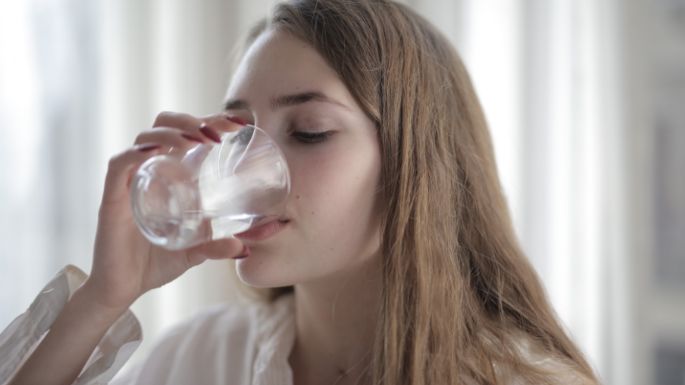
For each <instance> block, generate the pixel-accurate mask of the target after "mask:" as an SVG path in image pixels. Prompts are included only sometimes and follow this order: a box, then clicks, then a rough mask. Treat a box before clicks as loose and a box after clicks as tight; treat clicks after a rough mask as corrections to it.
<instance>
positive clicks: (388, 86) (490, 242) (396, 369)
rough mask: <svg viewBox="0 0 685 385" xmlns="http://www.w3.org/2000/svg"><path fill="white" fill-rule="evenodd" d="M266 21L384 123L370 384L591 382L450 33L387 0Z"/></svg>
mask: <svg viewBox="0 0 685 385" xmlns="http://www.w3.org/2000/svg"><path fill="white" fill-rule="evenodd" d="M267 28H278V29H280V30H283V31H286V32H288V33H291V34H292V35H294V36H295V37H297V38H300V39H302V40H303V41H305V42H307V43H309V44H310V45H311V46H312V47H314V48H315V49H316V50H317V51H318V52H319V53H320V54H321V55H322V56H323V58H324V59H325V60H326V61H327V62H328V64H329V65H330V66H331V67H332V68H333V69H334V70H335V71H336V72H337V73H338V75H339V76H340V78H341V79H342V81H343V82H344V83H345V85H346V86H347V88H348V89H349V90H350V92H351V93H352V95H353V96H354V98H355V99H356V101H357V102H358V103H359V105H360V106H361V107H362V109H363V110H364V111H365V113H366V114H367V115H368V116H369V118H370V119H372V120H373V121H374V122H375V124H376V127H377V129H378V135H379V139H380V145H381V152H382V172H381V174H382V175H381V181H380V186H382V188H381V192H380V194H382V199H381V201H382V202H384V203H385V205H384V207H383V208H382V209H383V224H382V231H383V233H382V234H383V242H382V249H381V253H380V254H381V256H382V258H383V292H382V300H381V302H382V305H381V309H379V312H380V313H379V322H378V329H377V333H376V343H375V347H374V359H373V361H372V365H371V369H372V370H373V379H374V384H378V385H381V384H393V385H396V384H411V385H427V384H466V383H468V384H474V383H475V384H505V383H506V384H511V383H513V382H512V377H511V376H512V375H513V376H516V378H517V379H518V381H522V383H526V384H557V383H561V382H560V381H567V379H568V378H570V377H566V378H567V379H563V377H561V375H560V371H565V372H567V374H568V373H572V374H573V376H576V378H577V379H581V380H582V381H583V382H582V383H587V384H594V383H597V380H596V378H595V376H594V373H593V370H592V368H591V367H590V366H589V365H588V363H587V362H586V360H585V359H584V358H583V354H582V353H581V351H580V350H579V349H578V348H577V347H576V346H575V345H574V343H573V342H572V340H571V339H570V338H569V337H568V336H567V334H566V333H565V332H564V330H563V328H562V327H561V325H560V322H559V321H558V319H557V317H556V315H555V312H554V311H553V309H552V307H551V306H550V303H549V301H548V299H547V298H546V294H545V291H544V288H543V287H542V285H541V283H540V280H539V278H538V276H537V274H536V273H535V271H534V269H533V267H532V266H531V264H530V262H529V261H528V259H527V258H526V256H525V255H524V253H523V252H522V250H521V247H520V246H519V244H518V241H517V239H516V236H515V234H514V231H513V228H512V223H511V219H510V216H509V211H508V208H507V205H506V202H505V199H504V196H503V193H502V188H501V186H500V183H499V179H498V176H497V170H496V166H495V161H494V154H493V148H492V143H491V139H490V134H489V132H488V128H487V124H486V121H485V118H484V115H483V111H482V109H481V107H480V104H479V101H478V98H477V96H476V94H475V92H474V89H473V86H472V84H471V80H470V79H469V75H468V73H467V71H466V69H465V68H464V65H463V63H462V61H461V60H460V58H459V56H458V55H457V53H456V51H455V49H454V48H453V47H452V46H451V44H450V43H449V42H448V40H447V39H446V38H445V37H444V36H443V35H442V34H441V33H439V31H437V30H436V29H435V28H434V27H433V26H432V25H431V24H430V23H429V22H427V21H426V20H425V19H424V18H422V17H421V16H419V15H418V14H416V13H415V12H413V11H412V10H411V9H409V8H408V7H406V6H404V5H402V4H398V3H395V2H392V1H383V0H377V1H349V0H348V1H342V0H337V1H336V0H295V1H287V2H283V3H279V4H277V5H276V7H275V9H274V12H273V14H272V15H271V17H270V18H269V19H268V20H264V21H262V22H261V23H259V24H258V25H257V26H255V28H254V29H253V30H252V32H251V33H250V36H249V38H248V40H247V43H248V44H249V43H250V42H251V41H253V40H254V39H255V38H256V36H258V35H259V34H260V33H261V32H263V31H264V30H266V29H267ZM287 291H290V288H285V289H284V288H279V289H271V290H270V291H269V293H268V294H269V298H271V299H274V298H276V297H278V296H279V295H281V294H282V293H284V292H287ZM534 352H537V353H534ZM534 354H537V358H541V359H537V360H533V359H532V357H536V356H535V355H534ZM541 362H545V363H548V364H549V362H555V363H557V365H541V364H539V363H541ZM506 376H510V377H506Z"/></svg>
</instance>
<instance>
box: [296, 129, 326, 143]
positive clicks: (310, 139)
mask: <svg viewBox="0 0 685 385" xmlns="http://www.w3.org/2000/svg"><path fill="white" fill-rule="evenodd" d="M333 133H334V132H333V131H293V132H292V134H291V135H292V137H293V138H295V140H297V141H298V142H300V143H304V144H315V143H321V142H324V141H326V140H327V139H328V138H329V137H330V136H331V135H333Z"/></svg>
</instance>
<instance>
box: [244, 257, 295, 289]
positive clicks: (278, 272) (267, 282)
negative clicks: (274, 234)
mask: <svg viewBox="0 0 685 385" xmlns="http://www.w3.org/2000/svg"><path fill="white" fill-rule="evenodd" d="M248 259H250V257H247V258H245V259H241V260H238V261H236V262H237V263H236V267H235V268H236V274H237V275H238V278H239V279H240V281H242V282H243V283H244V284H245V285H248V286H251V287H254V288H258V289H263V288H273V287H281V286H289V285H292V284H293V283H292V281H290V280H286V279H284V278H286V277H284V274H283V270H282V269H275V268H274V266H272V265H271V264H267V263H259V262H257V263H255V262H256V261H249V260H248Z"/></svg>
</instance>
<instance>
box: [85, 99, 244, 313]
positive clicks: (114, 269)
mask: <svg viewBox="0 0 685 385" xmlns="http://www.w3.org/2000/svg"><path fill="white" fill-rule="evenodd" d="M238 122H239V121H238ZM153 127H154V128H153V129H151V130H148V131H145V132H143V133H141V134H140V135H138V137H137V138H136V140H135V146H134V147H132V148H129V149H127V150H126V151H124V152H122V153H120V154H118V155H116V156H114V157H112V158H111V160H110V162H109V167H108V170H107V177H106V180H105V188H104V193H103V197H102V203H101V206H100V212H99V219H98V227H97V234H96V238H95V247H94V255H93V267H92V270H91V274H90V277H89V278H88V280H87V281H86V282H85V283H84V285H83V286H82V289H83V290H84V291H86V292H87V293H88V296H89V297H90V298H91V299H92V300H93V301H94V302H95V303H97V304H98V305H100V306H104V307H106V308H108V309H113V310H115V311H117V310H118V311H123V310H124V309H126V308H128V307H129V306H130V305H131V304H132V303H133V302H134V301H135V300H136V299H137V298H138V297H139V296H140V295H142V294H143V293H145V292H147V291H148V290H150V289H153V288H156V287H159V286H162V285H164V284H166V283H167V282H170V281H172V280H174V279H175V278H177V277H178V276H180V275H181V274H183V273H184V272H185V271H186V270H188V269H189V268H191V267H193V266H195V265H197V264H199V263H201V262H203V261H205V260H206V259H223V258H230V257H235V256H238V255H240V254H242V253H244V246H243V245H242V243H241V242H240V241H239V240H237V239H221V240H216V241H212V242H208V243H205V244H202V245H199V246H195V247H192V248H190V249H186V250H178V251H169V250H166V249H163V248H161V247H158V246H155V245H153V244H151V243H150V242H149V241H148V240H147V239H146V238H145V237H144V236H143V235H142V234H141V233H140V231H139V230H138V228H137V227H136V224H135V223H134V220H133V213H132V211H131V203H130V198H129V187H130V186H129V185H130V181H131V178H132V176H133V174H134V173H135V171H136V170H137V169H138V167H139V166H140V165H141V164H142V163H143V162H145V161H146V160H147V159H148V158H150V157H152V156H154V155H157V154H160V153H166V152H167V151H168V150H169V149H170V148H171V147H173V148H174V149H181V150H186V149H189V148H190V147H192V146H194V145H197V144H198V142H202V143H211V142H212V141H215V142H216V141H218V134H219V133H220V132H221V131H232V130H237V129H239V128H240V127H241V124H238V123H237V122H235V121H231V120H228V119H227V118H225V117H224V116H223V115H215V116H210V117H207V118H195V117H193V116H191V115H188V114H181V113H170V112H163V113H161V114H159V115H158V116H157V119H156V120H155V123H154V125H153Z"/></svg>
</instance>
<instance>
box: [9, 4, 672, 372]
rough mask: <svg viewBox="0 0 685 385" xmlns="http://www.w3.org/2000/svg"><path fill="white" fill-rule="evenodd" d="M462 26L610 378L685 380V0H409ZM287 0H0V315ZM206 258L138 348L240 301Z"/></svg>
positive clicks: (483, 87) (545, 254) (516, 214)
mask: <svg viewBox="0 0 685 385" xmlns="http://www.w3.org/2000/svg"><path fill="white" fill-rule="evenodd" d="M404 2H405V3H407V4H409V5H410V6H412V7H414V8H415V9H416V10H417V11H418V12H420V13H421V14H423V15H424V16H426V17H427V18H428V19H429V20H431V21H432V22H433V23H435V24H436V25H437V26H438V27H439V28H440V29H441V30H442V31H443V32H444V33H445V34H446V35H447V36H448V37H449V38H450V39H451V40H452V42H453V43H454V45H455V46H456V47H457V49H458V51H459V52H460V54H461V55H462V57H463V59H464V61H465V62H466V65H467V67H468V69H469V71H470V73H471V75H472V77H473V81H474V83H475V86H476V89H477V91H478V93H479V96H480V98H481V102H482V104H483V106H484V109H485V111H486V115H487V118H488V121H489V123H490V126H491V130H492V134H493V140H494V144H495V149H496V153H497V161H498V166H499V169H500V176H501V178H502V182H503V184H504V187H505V191H506V194H507V197H508V201H509V204H510V207H511V210H512V214H513V218H514V221H515V225H516V230H517V232H518V235H519V237H520V239H521V242H522V244H523V246H524V249H525V250H526V251H527V253H528V255H529V256H530V258H531V260H532V261H533V263H534V265H535V267H536V268H537V270H538V272H539V274H540V276H541V277H542V279H543V281H544V283H545V285H546V288H547V290H548V294H549V297H550V299H551V301H552V303H553V305H554V307H555V309H556V310H557V312H558V314H559V316H560V318H561V319H562V320H563V322H564V325H565V326H566V327H567V329H568V330H569V332H570V333H571V334H572V336H573V337H574V338H575V339H576V340H577V341H578V343H579V345H580V346H581V348H582V349H583V351H584V352H585V353H586V354H587V356H588V359H589V360H590V361H591V364H592V365H593V366H594V367H595V368H596V370H597V371H598V373H599V374H600V375H601V377H602V379H603V382H604V383H605V384H612V385H648V384H656V385H683V384H685V171H683V170H685V0H539V1H535V0H527V1H524V0H407V1H404ZM274 3H275V1H273V0H271V1H267V0H261V1H255V0H249V1H248V0H240V1H238V0H204V1H190V0H164V1H162V0H149V1H140V0H87V1H86V0H22V1H19V0H14V1H2V2H0V285H1V290H0V329H4V327H5V326H7V324H9V322H10V321H11V320H12V319H13V318H14V317H16V316H17V315H18V314H20V313H21V312H23V311H24V310H25V309H26V308H27V307H28V305H29V304H30V302H31V301H32V299H33V298H34V296H35V295H36V294H37V293H38V291H39V290H40V289H41V288H42V287H43V285H44V284H45V283H46V282H47V281H48V280H49V279H50V278H51V277H52V276H53V275H54V274H55V273H56V272H57V271H58V270H59V269H61V268H62V267H63V266H64V265H66V264H69V263H71V264H75V265H77V266H79V267H80V268H81V269H83V270H85V271H86V272H88V271H89V270H90V264H91V248H92V245H93V240H94V235H95V226H96V221H97V211H98V206H99V200H100V197H101V194H102V187H103V181H104V175H105V171H106V166H107V161H108V159H109V158H110V157H111V156H112V155H114V154H115V153H117V152H119V151H121V150H123V149H125V148H126V147H128V146H130V145H131V143H132V142H133V139H134V138H135V136H136V134H137V133H138V132H140V131H141V130H145V129H147V128H148V127H150V125H151V124H152V121H153V120H154V117H155V116H156V114H157V113H158V112H160V111H162V110H175V111H185V112H189V113H192V114H197V115H203V114H209V113H213V112H215V111H218V110H219V109H220V108H221V101H222V97H223V94H224V91H225V88H226V86H227V84H228V80H229V77H230V74H229V69H230V57H229V53H230V52H231V50H232V48H233V47H234V45H235V43H236V42H237V41H238V40H239V39H240V37H241V36H242V34H243V33H244V32H245V31H246V29H247V28H248V27H249V26H250V25H251V24H252V23H253V22H254V21H255V20H257V19H258V18H259V17H261V16H263V15H265V14H266V13H267V12H268V11H269V9H270V8H271V6H272V5H273V4H274ZM231 268H232V267H231V265H230V264H229V262H225V261H224V262H220V261H210V262H207V263H206V264H204V265H202V266H201V267H198V268H195V269H193V270H191V271H190V272H188V273H187V274H186V275H184V276H183V277H182V278H181V279H179V280H177V281H175V282H173V283H171V284H169V285H167V286H165V287H163V288H161V289H159V290H156V291H154V292H151V293H149V294H147V295H146V296H144V297H143V298H141V299H140V300H139V301H138V302H137V303H136V304H135V305H134V307H133V310H134V312H135V313H136V314H137V315H138V316H139V318H140V319H141V322H142V324H143V328H144V332H145V335H146V337H145V341H144V343H143V345H142V346H141V348H140V349H139V351H138V352H137V353H136V354H135V356H134V358H133V360H132V362H135V361H136V360H139V359H140V358H141V357H143V356H144V355H145V354H146V352H147V349H149V346H150V344H151V343H153V342H154V340H155V338H156V337H157V336H159V334H160V333H163V332H164V331H165V330H166V328H168V327H169V326H170V325H172V324H174V323H175V322H178V321H179V320H180V319H183V318H185V317H187V316H189V315H191V314H192V313H194V312H196V311H197V310H199V309H200V308H202V307H204V306H207V305H208V304H212V303H216V302H220V301H224V300H231V298H233V294H232V292H231V290H230V289H229V288H228V286H227V283H226V281H227V280H228V279H229V277H230V276H231V273H230V269H231Z"/></svg>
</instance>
